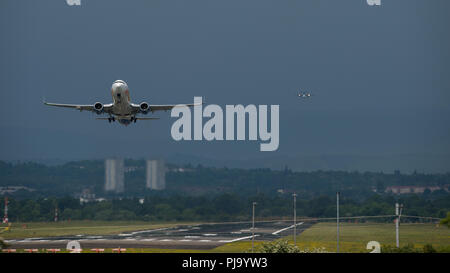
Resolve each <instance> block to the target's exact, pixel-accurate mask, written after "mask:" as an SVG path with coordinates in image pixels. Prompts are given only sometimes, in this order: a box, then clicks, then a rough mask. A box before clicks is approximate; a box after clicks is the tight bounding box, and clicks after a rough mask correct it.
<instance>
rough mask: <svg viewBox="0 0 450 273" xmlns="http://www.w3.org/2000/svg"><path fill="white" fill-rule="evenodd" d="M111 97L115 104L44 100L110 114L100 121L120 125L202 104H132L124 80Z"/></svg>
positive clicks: (116, 84) (116, 83) (57, 104)
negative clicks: (68, 102)
mask: <svg viewBox="0 0 450 273" xmlns="http://www.w3.org/2000/svg"><path fill="white" fill-rule="evenodd" d="M111 95H112V98H113V103H109V104H102V103H100V102H96V103H94V104H93V105H80V104H60V103H49V102H46V101H45V100H44V104H45V105H49V106H56V107H66V108H74V109H77V110H80V112H81V111H83V110H85V111H91V112H94V113H96V114H98V115H100V114H108V115H109V117H107V118H97V119H100V120H108V121H109V122H110V123H111V122H114V121H116V120H117V121H118V122H119V123H120V124H123V125H129V124H130V123H132V122H134V123H136V121H137V120H154V119H159V118H150V117H149V118H146V117H138V116H137V115H138V114H144V115H146V114H148V113H149V112H151V113H153V112H155V111H162V110H164V111H167V110H171V109H172V108H174V107H177V106H189V107H190V106H196V105H200V104H168V105H152V104H148V103H147V102H141V103H140V104H135V103H132V102H131V100H130V91H129V90H128V85H127V83H126V82H124V81H122V80H116V81H114V83H113V84H112V87H111Z"/></svg>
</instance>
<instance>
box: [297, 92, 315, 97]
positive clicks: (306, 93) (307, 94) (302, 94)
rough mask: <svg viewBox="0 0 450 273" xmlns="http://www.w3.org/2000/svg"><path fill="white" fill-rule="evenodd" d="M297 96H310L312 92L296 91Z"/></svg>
mask: <svg viewBox="0 0 450 273" xmlns="http://www.w3.org/2000/svg"><path fill="white" fill-rule="evenodd" d="M298 96H299V97H300V98H310V97H311V96H312V94H311V93H309V92H300V93H298Z"/></svg>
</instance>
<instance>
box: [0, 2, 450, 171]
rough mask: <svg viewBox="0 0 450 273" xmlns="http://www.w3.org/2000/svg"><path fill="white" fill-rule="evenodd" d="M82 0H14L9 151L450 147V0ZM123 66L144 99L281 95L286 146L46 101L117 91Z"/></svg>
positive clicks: (0, 106)
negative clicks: (197, 135)
mask: <svg viewBox="0 0 450 273" xmlns="http://www.w3.org/2000/svg"><path fill="white" fill-rule="evenodd" d="M81 3H82V5H81V6H78V7H75V6H68V5H67V4H66V3H65V1H64V0H58V1H56V0H51V1H50V0H48V1H32V0H28V1H26V0H2V1H1V2H0V21H1V23H0V31H1V33H0V34H1V36H0V37H1V43H0V60H1V62H0V79H1V95H2V96H1V100H0V130H1V138H0V140H1V142H0V151H1V152H0V159H22V160H23V159H33V158H41V159H45V158H62V159H79V158H102V157H108V156H126V157H134V158H140V157H150V156H152V157H153V156H166V155H174V154H178V153H180V154H191V155H196V156H205V157H210V158H216V159H233V158H240V159H242V158H263V157H275V156H276V157H280V156H281V157H282V156H291V157H292V156H294V157H295V156H304V155H340V154H346V155H364V156H370V155H383V156H386V155H388V156H389V155H399V154H416V155H448V154H450V105H449V101H450V77H449V71H450V70H449V69H450V52H449V48H450V35H449V30H448V26H449V25H450V24H449V23H450V22H449V21H450V19H449V17H448V14H449V12H450V1H447V0H433V1H428V0H397V1H386V0H382V6H381V7H371V6H368V5H367V4H366V1H364V0H352V1H348V0H342V1H336V0H296V1H288V0H280V1H274V0H270V1H269V0H245V1H242V0H215V1H211V0H151V1H138V0H133V1H124V0H82V1H81ZM116 79H122V80H125V81H126V82H127V83H128V86H129V88H130V93H131V99H132V100H133V101H134V102H136V103H139V102H141V101H147V102H149V103H150V104H169V103H191V102H193V97H194V96H205V97H206V103H207V104H218V105H221V106H223V107H224V108H225V105H227V104H244V105H247V104H256V105H259V104H264V105H271V104H278V105H280V146H279V149H278V150H277V151H275V152H260V151H259V144H260V142H259V141H243V142H237V141H227V142H225V141H222V142H218V141H213V142H206V141H201V142H198V141H197V142H194V141H191V142H188V141H180V142H176V141H174V140H173V139H172V137H171V135H170V128H171V126H172V124H173V122H174V121H175V119H174V118H170V112H167V113H165V112H161V113H157V114H155V116H158V117H161V119H160V120H156V121H139V122H137V123H136V124H132V125H130V126H128V127H125V126H122V125H119V124H117V123H115V124H109V123H108V122H105V121H99V120H96V119H95V117H96V116H95V115H94V114H92V113H88V112H82V113H80V112H78V111H76V110H71V109H58V108H51V107H46V106H44V105H43V104H42V98H43V97H45V98H46V99H47V101H51V102H61V103H81V104H91V103H94V102H96V101H100V102H104V103H109V102H111V95H110V88H111V84H112V82H113V81H114V80H116ZM299 90H301V91H307V92H312V93H313V94H314V97H312V98H311V99H309V100H302V99H299V98H297V92H298V91H299ZM449 165H450V164H449Z"/></svg>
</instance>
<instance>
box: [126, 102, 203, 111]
mask: <svg viewBox="0 0 450 273" xmlns="http://www.w3.org/2000/svg"><path fill="white" fill-rule="evenodd" d="M199 105H202V103H197V104H196V103H191V104H159V105H156V104H153V105H152V104H150V105H149V106H148V109H149V110H148V112H155V111H168V110H172V108H175V107H183V106H187V107H192V106H199ZM131 107H132V108H133V112H134V113H139V112H141V109H140V105H139V104H131Z"/></svg>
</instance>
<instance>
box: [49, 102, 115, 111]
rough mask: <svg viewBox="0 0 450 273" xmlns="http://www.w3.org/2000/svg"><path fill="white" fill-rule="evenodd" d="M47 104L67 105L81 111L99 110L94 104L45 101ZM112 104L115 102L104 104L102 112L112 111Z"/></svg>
mask: <svg viewBox="0 0 450 273" xmlns="http://www.w3.org/2000/svg"><path fill="white" fill-rule="evenodd" d="M44 104H45V105H49V106H56V107H65V108H73V109H77V110H80V111H83V110H84V111H92V112H97V110H96V109H95V106H94V105H93V104H91V105H89V104H84V105H83V104H61V103H50V102H45V101H44ZM112 106H113V104H112V103H110V104H105V105H103V111H102V112H106V113H110V112H111V110H112Z"/></svg>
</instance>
